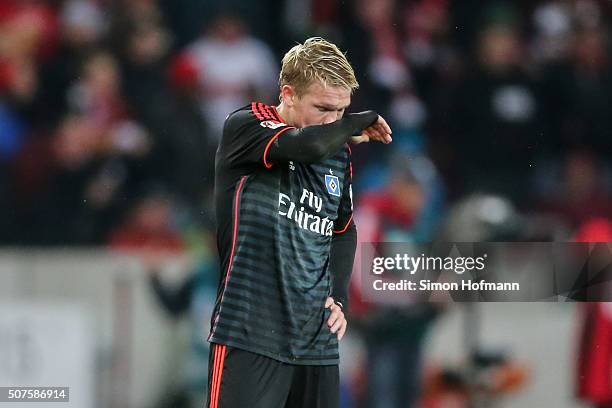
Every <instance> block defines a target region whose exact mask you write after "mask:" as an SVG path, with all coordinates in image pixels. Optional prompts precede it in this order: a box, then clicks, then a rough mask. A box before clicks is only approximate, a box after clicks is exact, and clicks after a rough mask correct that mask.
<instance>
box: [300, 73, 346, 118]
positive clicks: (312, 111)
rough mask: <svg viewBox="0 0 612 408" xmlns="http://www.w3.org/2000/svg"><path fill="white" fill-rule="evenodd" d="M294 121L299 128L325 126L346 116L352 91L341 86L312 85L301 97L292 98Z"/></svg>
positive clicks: (317, 83)
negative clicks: (345, 112)
mask: <svg viewBox="0 0 612 408" xmlns="http://www.w3.org/2000/svg"><path fill="white" fill-rule="evenodd" d="M292 102H293V106H292V108H293V109H292V110H293V113H294V115H293V119H294V121H295V122H296V125H297V127H300V128H301V127H306V126H311V125H324V124H327V123H331V122H334V121H336V120H338V119H340V118H342V115H344V111H345V110H346V108H348V106H349V105H350V104H351V91H350V90H348V89H346V88H343V87H341V86H327V87H325V86H323V85H322V84H320V83H319V82H316V83H313V84H311V85H310V86H309V87H308V89H307V90H306V92H304V94H302V95H301V96H299V97H298V96H296V97H294V98H292Z"/></svg>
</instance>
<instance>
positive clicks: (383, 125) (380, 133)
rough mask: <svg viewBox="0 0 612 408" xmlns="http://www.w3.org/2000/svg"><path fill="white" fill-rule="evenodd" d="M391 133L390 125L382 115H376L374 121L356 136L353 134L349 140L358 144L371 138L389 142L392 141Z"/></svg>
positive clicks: (385, 142)
mask: <svg viewBox="0 0 612 408" xmlns="http://www.w3.org/2000/svg"><path fill="white" fill-rule="evenodd" d="M391 133H392V132H391V127H390V126H389V124H388V123H387V121H386V120H385V119H384V118H383V117H382V116H378V119H377V120H376V122H374V123H373V124H372V125H370V126H368V127H367V128H365V129H364V130H363V132H361V134H359V135H358V136H353V137H352V138H351V142H352V143H353V144H359V143H364V142H369V141H371V140H373V141H376V142H381V143H384V144H389V143H391V142H392V141H393V139H392V138H391Z"/></svg>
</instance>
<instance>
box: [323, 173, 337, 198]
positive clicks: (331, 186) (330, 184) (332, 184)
mask: <svg viewBox="0 0 612 408" xmlns="http://www.w3.org/2000/svg"><path fill="white" fill-rule="evenodd" d="M325 187H326V188H327V192H328V193H329V194H331V195H333V196H336V197H340V182H339V181H338V177H337V176H332V175H330V174H326V175H325Z"/></svg>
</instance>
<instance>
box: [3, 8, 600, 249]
mask: <svg viewBox="0 0 612 408" xmlns="http://www.w3.org/2000/svg"><path fill="white" fill-rule="evenodd" d="M611 13H612V6H611V5H610V3H609V2H606V1H595V0H558V1H537V2H533V1H513V2H503V1H495V2H490V1H477V0H469V1H461V2H458V1H457V2H451V1H445V0H412V1H400V0H372V1H370V0H368V1H366V0H354V1H349V2H341V1H322V0H309V1H303V0H285V1H282V0H266V1H260V2H252V4H250V3H249V2H238V1H233V2H232V1H229V2H228V1H207V2H200V1H196V0H181V1H173V2H159V1H156V0H130V1H127V0H125V1H123V0H55V1H54V0H48V1H42V0H38V1H37V0H5V1H3V2H2V3H1V4H0V38H1V41H0V210H1V211H0V243H2V244H10V245H67V244H68V245H91V244H104V243H107V242H111V241H112V240H113V236H114V235H115V234H117V233H119V232H118V231H119V230H125V228H129V226H130V225H132V226H134V225H135V224H138V222H139V221H138V219H141V220H140V221H142V218H145V219H146V218H147V217H149V218H151V217H155V214H152V212H151V207H152V206H155V203H157V204H158V205H162V206H165V207H166V208H165V210H166V211H165V214H163V217H166V223H167V224H168V225H167V227H168V228H176V224H177V218H178V219H179V220H182V221H184V222H183V225H185V224H189V223H196V224H198V225H202V226H203V227H204V228H208V227H209V226H210V224H211V222H213V220H212V218H211V216H210V208H211V205H210V203H211V190H212V180H213V176H212V173H213V172H212V169H213V163H214V151H215V147H216V144H217V141H218V138H219V135H220V133H221V127H222V124H223V120H224V118H225V116H226V115H227V114H228V113H229V112H231V111H232V110H234V109H235V108H237V107H239V106H241V105H243V104H245V103H246V102H248V101H251V100H253V99H257V100H262V101H265V102H268V103H275V102H276V101H277V97H278V95H277V94H278V89H277V71H278V68H279V59H280V57H281V56H282V54H283V53H284V52H285V51H286V50H287V49H288V48H289V47H290V46H291V45H292V44H294V42H295V41H299V40H303V39H304V38H305V37H307V36H310V35H321V36H325V37H326V38H329V39H330V40H332V41H335V42H337V43H338V44H339V45H340V46H341V48H342V49H344V50H346V51H347V53H348V57H349V59H350V61H351V62H352V64H353V65H354V66H355V69H356V72H357V75H358V79H359V81H360V84H361V88H360V90H359V91H358V92H357V94H356V95H355V97H354V101H353V107H352V109H354V110H360V109H366V108H373V109H376V110H378V111H379V112H380V113H381V114H382V115H384V116H385V117H386V118H387V119H388V120H389V122H390V123H391V124H392V126H393V128H394V134H395V143H394V144H393V145H392V146H391V147H385V146H376V145H368V146H359V147H358V148H357V149H356V154H355V162H356V163H355V168H356V191H357V197H361V196H362V193H364V192H368V191H376V190H377V189H380V188H384V186H385V185H386V184H389V183H391V181H390V177H389V174H391V171H390V170H391V168H392V167H393V166H390V164H393V162H394V161H397V160H408V161H410V166H409V167H410V168H409V169H405V171H403V172H404V176H405V177H404V179H405V180H406V181H408V182H409V184H411V185H412V186H413V189H412V190H411V191H410V192H406V194H407V195H408V197H409V199H408V200H404V203H405V204H406V206H407V207H406V208H405V209H403V210H405V211H406V212H408V213H410V214H408V215H410V217H411V218H418V217H416V215H418V214H419V213H420V212H421V209H423V211H424V212H426V213H427V214H426V216H425V217H424V218H427V219H426V220H421V221H423V222H421V223H419V224H418V227H419V228H418V234H417V235H418V238H427V233H428V232H431V231H433V230H434V229H435V223H436V222H437V221H438V220H439V219H441V217H443V208H444V206H445V205H446V204H452V203H454V202H456V201H457V200H459V199H461V198H462V197H465V196H467V195H469V194H470V193H478V192H482V193H492V194H497V195H500V196H502V197H504V198H506V199H509V200H510V201H511V202H512V203H513V204H514V205H517V206H518V207H519V208H520V209H521V211H523V212H528V213H546V214H550V215H551V216H554V217H556V218H555V219H557V220H559V222H562V223H564V224H565V225H567V226H568V228H570V229H573V228H575V227H576V226H578V225H580V223H581V222H583V221H585V220H586V219H589V218H592V217H595V216H600V217H609V216H610V213H611V211H612V210H611V208H612V201H611V199H610V189H611V188H610V186H611V185H612V183H611V177H612V173H611V168H610V157H611V153H612V151H611V150H612V144H611V143H608V140H609V136H610V129H612V116H611V115H610V114H609V112H610V110H611V108H612V100H611V98H612V71H611V69H610V58H609V48H610V47H609V38H608V34H609V33H608V31H609V28H610V17H611ZM398 152H401V153H405V155H404V156H402V157H403V158H398V157H394V154H395V153H398ZM366 196H367V194H366ZM364 197H365V196H364ZM368 200H369V201H371V199H366V201H368ZM157 215H158V216H160V214H159V213H158V214H157ZM422 218H423V217H422ZM152 222H153V221H152ZM153 223H154V222H153Z"/></svg>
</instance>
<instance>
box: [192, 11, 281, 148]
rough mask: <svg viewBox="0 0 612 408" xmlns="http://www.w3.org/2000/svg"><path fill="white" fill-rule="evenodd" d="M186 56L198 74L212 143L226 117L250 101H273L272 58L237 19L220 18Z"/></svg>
mask: <svg viewBox="0 0 612 408" xmlns="http://www.w3.org/2000/svg"><path fill="white" fill-rule="evenodd" d="M185 52H186V53H187V56H188V57H189V58H190V61H191V63H192V64H193V66H194V67H195V68H196V70H197V71H198V78H199V87H200V92H201V99H200V102H201V107H202V111H203V112H204V117H205V119H206V122H207V124H208V127H209V134H210V135H211V137H212V138H214V139H215V140H218V139H219V138H220V137H221V128H222V126H223V122H224V120H225V117H226V116H227V115H228V113H230V112H232V111H234V110H236V109H237V108H239V107H240V106H242V105H245V104H246V103H248V102H249V101H252V100H263V101H271V100H274V99H276V97H277V95H276V93H277V89H276V88H277V85H276V83H277V79H276V77H275V75H276V72H278V69H277V67H276V63H275V59H274V56H273V54H272V52H271V50H270V49H269V48H268V46H267V45H266V44H265V43H263V42H261V41H259V40H257V39H255V38H253V37H251V36H250V35H249V33H248V31H247V29H246V27H245V24H244V22H243V21H242V20H241V19H240V18H238V17H236V16H232V15H229V14H226V15H220V16H219V17H217V18H216V19H215V20H214V21H213V22H212V24H211V26H210V27H209V28H208V32H207V33H206V34H204V35H203V36H202V37H200V38H199V39H198V40H197V41H196V42H194V43H193V44H191V45H190V46H189V47H188V48H187V49H186V51H185ZM272 98H274V99H272Z"/></svg>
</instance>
